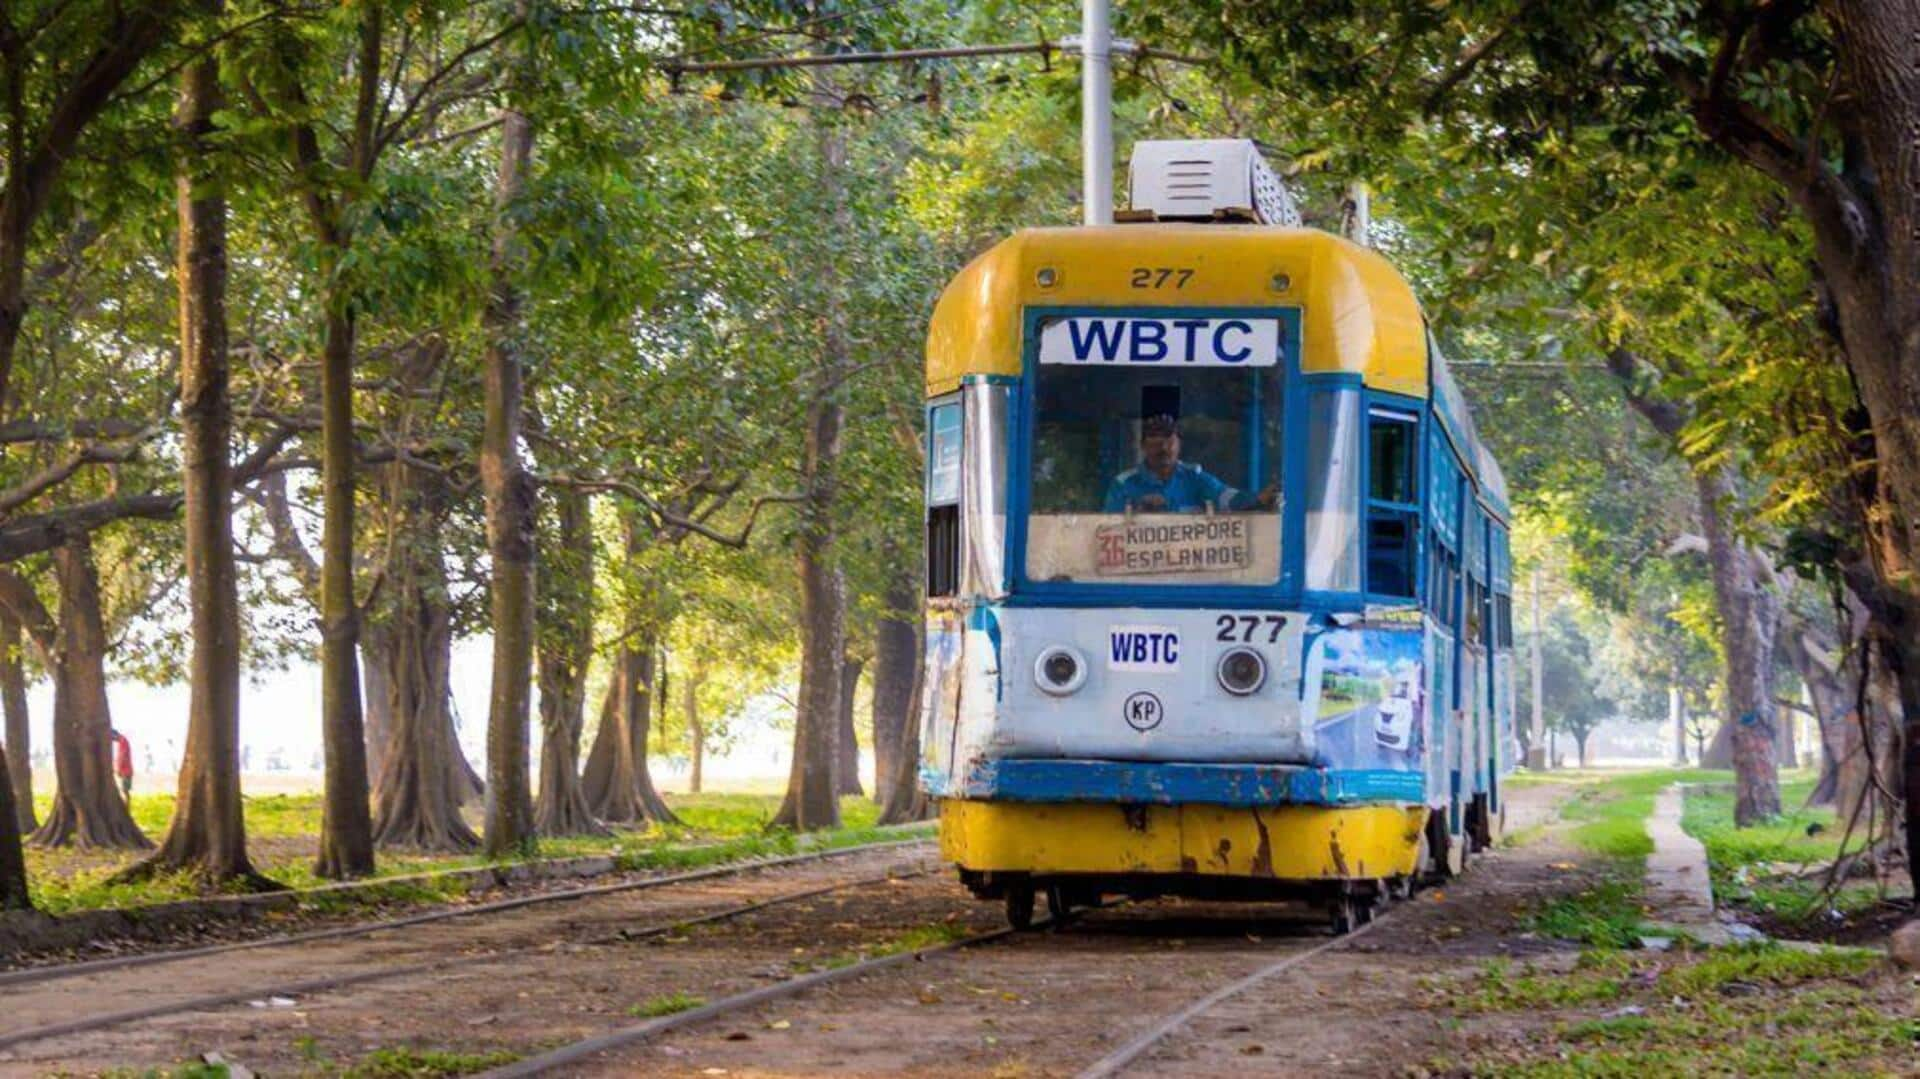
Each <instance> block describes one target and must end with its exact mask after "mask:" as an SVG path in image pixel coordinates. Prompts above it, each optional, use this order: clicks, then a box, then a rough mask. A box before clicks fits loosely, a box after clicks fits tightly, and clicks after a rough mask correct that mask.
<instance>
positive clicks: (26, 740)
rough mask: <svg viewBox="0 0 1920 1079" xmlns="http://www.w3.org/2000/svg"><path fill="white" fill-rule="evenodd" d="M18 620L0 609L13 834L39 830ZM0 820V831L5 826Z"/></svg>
mask: <svg viewBox="0 0 1920 1079" xmlns="http://www.w3.org/2000/svg"><path fill="white" fill-rule="evenodd" d="M24 647H25V645H24V642H23V641H22V638H21V635H20V620H19V619H18V618H15V617H14V616H13V613H12V612H11V611H9V610H7V609H5V607H4V606H0V711H4V713H5V719H6V731H5V734H6V737H4V738H0V747H4V749H5V752H6V754H7V779H8V781H9V786H8V790H7V791H6V792H5V795H6V797H9V798H11V799H13V800H14V820H15V822H16V824H17V828H16V834H25V833H29V832H32V831H33V830H34V829H35V828H37V827H39V822H38V820H36V819H35V817H34V812H33V751H32V741H31V738H30V736H29V728H28V725H27V673H26V663H25V660H26V656H25V654H24ZM5 821H6V818H5V817H0V829H4V827H5V823H4V822H5Z"/></svg>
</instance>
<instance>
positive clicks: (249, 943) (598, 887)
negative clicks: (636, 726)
mask: <svg viewBox="0 0 1920 1079" xmlns="http://www.w3.org/2000/svg"><path fill="white" fill-rule="evenodd" d="M932 842H933V839H932V838H931V837H929V838H924V839H902V840H889V841H887V842H884V843H865V844H860V845H857V846H849V847H836V848H833V849H831V850H822V851H808V852H806V853H804V854H791V855H783V856H781V857H778V858H757V859H753V860H751V861H746V862H734V863H729V864H727V865H719V866H712V867H709V868H706V869H695V870H689V871H687V872H683V873H669V874H665V875H661V876H651V877H643V878H640V879H638V880H625V881H618V882H615V883H612V884H594V885H587V886H584V887H580V888H560V889H554V890H550V891H541V892H535V893H533V894H531V895H519V896H514V897H512V898H509V899H499V900H494V901H492V902H487V903H477V904H473V905H471V906H462V907H450V908H446V909H443V910H433V911H426V912H424V913H421V914H409V915H404V916H402V917H398V918H386V919H382V920H380V921H376V922H360V923H356V924H352V925H341V926H331V927H329V928H326V929H315V930H309V931H307V932H304V933H293V934H288V935H285V936H274V937H263V938H260V939H257V940H241V941H229V942H226V943H222V944H209V945H203V946H200V947H195V948H176V949H172V950H169V951H158V952H142V953H139V954H135V955H122V956H113V957H111V958H106V959H89V960H83V961H81V962H77V963H58V964H48V965H45V966H37V967H22V968H20V969H18V970H9V971H0V988H7V987H10V986H19V985H32V984H36V983H43V982H50V981H55V980H59V979H62V978H73V977H80V976H83V975H89V974H105V973H109V972H112V971H121V970H131V969H134V968H136V967H145V966H153V965H156V964H160V963H173V962H180V961H183V960H188V959H204V958H207V957H210V956H216V955H224V954H227V953H231V952H244V951H257V950H260V949H263V948H279V947H287V946H291V945H296V944H312V943H317V942H320V941H329V940H346V939H351V938H353V937H363V936H371V935H373V934H375V933H383V932H391V931H393V930H397V929H408V928H412V927H415V926H421V925H430V924H433V923H435V922H444V921H451V920H453V919H456V918H477V917H483V916H485V915H489V914H500V913H505V912H507V911H514V910H522V909H525V908H527V907H534V906H540V905H543V904H547V903H562V902H569V901H575V900H581V899H592V898H596V897H599V896H605V895H618V894H621V893H625V892H638V891H648V890H651V889H655V888H664V887H669V886H671V885H675V884H691V883H695V882H698V881H704V880H715V879H720V878H725V877H732V876H740V875H743V874H747V873H753V872H757V871H762V870H768V869H779V868H781V867H784V866H792V865H803V864H807V863H812V862H822V861H827V860H829V859H834V858H843V857H849V856H853V855H859V854H867V853H872V852H875V851H884V850H896V849H900V848H904V847H916V846H924V845H927V844H929V843H932ZM0 1038H4V1035H0ZM0 1044H4V1042H0Z"/></svg>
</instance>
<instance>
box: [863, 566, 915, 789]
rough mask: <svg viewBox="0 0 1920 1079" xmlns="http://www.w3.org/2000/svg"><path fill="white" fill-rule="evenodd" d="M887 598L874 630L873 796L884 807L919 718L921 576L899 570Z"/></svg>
mask: <svg viewBox="0 0 1920 1079" xmlns="http://www.w3.org/2000/svg"><path fill="white" fill-rule="evenodd" d="M885 602H886V605H887V608H886V613H885V614H883V615H882V616H881V617H880V619H879V621H878V623H877V624H876V625H875V627H874V631H873V797H874V800H875V801H877V802H879V803H880V804H881V805H883V806H884V805H886V804H887V803H888V801H890V800H891V799H892V797H893V785H894V782H895V781H896V780H897V779H898V777H899V774H900V754H901V746H902V744H903V743H904V742H905V740H906V737H907V728H908V727H909V726H911V725H912V724H913V723H914V720H915V717H914V715H913V704H914V702H913V679H914V672H915V670H916V668H917V666H918V664H919V660H920V654H919V646H918V643H917V640H916V633H915V626H916V625H917V624H918V623H919V610H920V582H919V577H918V575H917V574H915V573H913V572H911V571H906V572H901V573H898V574H897V575H896V576H895V577H894V579H893V581H892V582H891V583H890V584H889V585H888V586H887V592H886V600H885ZM907 774H908V775H910V776H911V775H913V774H914V773H913V772H912V771H911V770H910V771H909V772H908V773H907Z"/></svg>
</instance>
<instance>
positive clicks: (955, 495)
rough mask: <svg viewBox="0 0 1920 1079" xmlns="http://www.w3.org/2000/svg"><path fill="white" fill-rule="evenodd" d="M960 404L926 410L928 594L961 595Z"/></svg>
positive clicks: (955, 402) (942, 405)
mask: <svg viewBox="0 0 1920 1079" xmlns="http://www.w3.org/2000/svg"><path fill="white" fill-rule="evenodd" d="M960 443H961V435H960V402H958V401H949V402H946V403H943V404H937V405H934V406H933V407H932V408H929V409H928V410H927V595H929V596H953V595H958V594H959V592H960Z"/></svg>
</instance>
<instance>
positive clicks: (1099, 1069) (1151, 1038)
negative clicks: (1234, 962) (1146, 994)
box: [1077, 914, 1391, 1079]
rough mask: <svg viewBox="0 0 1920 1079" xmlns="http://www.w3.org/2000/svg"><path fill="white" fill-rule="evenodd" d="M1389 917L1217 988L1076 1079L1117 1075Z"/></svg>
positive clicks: (1376, 918)
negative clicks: (1232, 1001) (1222, 1007)
mask: <svg viewBox="0 0 1920 1079" xmlns="http://www.w3.org/2000/svg"><path fill="white" fill-rule="evenodd" d="M1390 916H1391V915H1388V914H1380V915H1376V916H1375V917H1374V919H1373V920H1372V921H1371V922H1368V923H1367V924H1366V925H1363V926H1361V927H1360V928H1358V929H1356V930H1354V931H1353V932H1351V933H1347V934H1344V935H1342V936H1338V937H1335V938H1333V939H1332V940H1329V941H1325V942H1323V943H1320V944H1316V945H1314V946H1313V947H1311V948H1308V949H1307V950H1306V951H1304V952H1294V953H1292V954H1291V955H1288V956H1285V957H1283V958H1281V959H1278V960H1275V961H1274V962H1272V963H1269V964H1268V965H1266V966H1264V967H1261V968H1260V969H1259V970H1256V971H1254V972H1253V973H1252V974H1249V975H1247V976H1246V977H1244V978H1241V979H1240V980H1238V981H1235V982H1230V983H1228V984H1227V985H1223V986H1221V987H1220V988H1218V989H1216V990H1214V991H1213V992H1211V993H1208V994H1207V995H1206V996H1204V997H1201V998H1200V999H1199V1000H1196V1001H1194V1002H1193V1003H1192V1004H1189V1005H1187V1006H1186V1007H1184V1008H1182V1009H1180V1010H1179V1011H1177V1012H1174V1013H1173V1014H1172V1015H1169V1016H1167V1017H1166V1018H1164V1019H1162V1020H1160V1021H1159V1022H1158V1023H1155V1024H1154V1025H1153V1026H1152V1027H1150V1028H1148V1029H1147V1030H1146V1031H1145V1032H1144V1033H1142V1034H1140V1035H1139V1036H1138V1037H1136V1038H1134V1039H1133V1040H1132V1041H1130V1042H1128V1043H1126V1044H1125V1045H1123V1046H1121V1047H1120V1048H1118V1049H1115V1050H1114V1051H1113V1052H1111V1053H1108V1054H1107V1055H1106V1056H1104V1057H1101V1058H1100V1059H1099V1060H1097V1061H1095V1062H1094V1063H1093V1064H1092V1065H1090V1066H1088V1067H1087V1068H1086V1069H1085V1070H1083V1071H1081V1072H1080V1074H1079V1076H1078V1077H1077V1079H1110V1077H1111V1076H1115V1075H1118V1074H1120V1073H1121V1072H1122V1071H1124V1070H1125V1069H1126V1068H1127V1067H1128V1066H1129V1065H1131V1064H1132V1063H1133V1062H1134V1061H1136V1060H1139V1059H1140V1058H1141V1057H1143V1056H1145V1055H1146V1054H1147V1053H1148V1052H1149V1051H1151V1050H1152V1049H1153V1047H1154V1046H1156V1045H1159V1044H1160V1043H1161V1042H1162V1041H1165V1040H1166V1039H1167V1037H1168V1036H1169V1035H1171V1034H1173V1033H1174V1032H1175V1031H1177V1030H1179V1029H1180V1028H1181V1027H1183V1026H1186V1025H1187V1024H1188V1023H1189V1022H1192V1021H1193V1020H1194V1019H1195V1018H1197V1017H1198V1016H1200V1015H1203V1014H1205V1013H1206V1012H1208V1011H1210V1010H1212V1009H1213V1007H1214V1006H1215V1005H1217V1004H1219V1003H1220V1002H1221V1001H1224V1000H1227V999H1228V998H1230V997H1234V996H1238V995H1239V994H1241V993H1244V992H1246V991H1247V990H1249V989H1252V988H1253V987H1254V986H1256V985H1259V984H1260V983H1261V982H1264V981H1266V980H1267V979H1269V978H1273V977H1277V976H1279V975H1281V974H1285V973H1286V972H1287V971H1289V970H1292V969H1293V968H1294V967H1297V966H1299V965H1300V964H1302V963H1304V962H1306V961H1307V960H1309V959H1312V958H1313V957H1314V956H1316V955H1319V954H1320V953H1322V952H1328V951H1332V950H1333V949H1335V948H1338V947H1340V946H1341V945H1343V944H1348V943H1351V942H1352V941H1354V940H1355V939H1357V938H1359V937H1363V936H1365V935H1366V934H1368V933H1370V932H1372V931H1373V928H1374V927H1375V926H1377V925H1379V924H1380V923H1382V922H1384V921H1386V920H1387V918H1388V917H1390Z"/></svg>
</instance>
